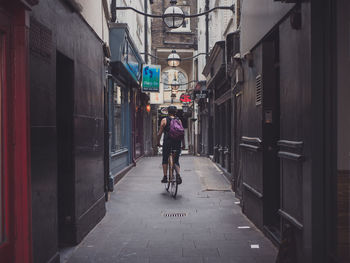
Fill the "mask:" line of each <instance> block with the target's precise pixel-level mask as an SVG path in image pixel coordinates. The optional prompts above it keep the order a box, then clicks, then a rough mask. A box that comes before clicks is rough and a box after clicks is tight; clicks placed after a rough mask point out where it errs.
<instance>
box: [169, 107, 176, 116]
mask: <svg viewBox="0 0 350 263" xmlns="http://www.w3.org/2000/svg"><path fill="white" fill-rule="evenodd" d="M176 112H177V108H176V106H169V107H168V114H169V115H175V114H176Z"/></svg>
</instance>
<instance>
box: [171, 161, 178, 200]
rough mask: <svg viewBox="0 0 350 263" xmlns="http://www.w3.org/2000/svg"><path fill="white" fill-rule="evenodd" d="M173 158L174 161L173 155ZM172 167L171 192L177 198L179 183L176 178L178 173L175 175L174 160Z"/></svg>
mask: <svg viewBox="0 0 350 263" xmlns="http://www.w3.org/2000/svg"><path fill="white" fill-rule="evenodd" d="M171 158H172V161H173V156H172V157H171ZM170 168H171V180H170V193H171V196H172V197H173V198H176V195H177V188H178V185H177V180H176V175H175V164H174V162H172V165H171V167H170ZM169 173H170V171H169Z"/></svg>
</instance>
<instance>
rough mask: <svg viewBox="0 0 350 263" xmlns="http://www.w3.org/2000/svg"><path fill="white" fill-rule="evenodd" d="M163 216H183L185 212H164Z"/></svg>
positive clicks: (185, 214)
mask: <svg viewBox="0 0 350 263" xmlns="http://www.w3.org/2000/svg"><path fill="white" fill-rule="evenodd" d="M163 216H164V217H185V216H187V213H164V214H163Z"/></svg>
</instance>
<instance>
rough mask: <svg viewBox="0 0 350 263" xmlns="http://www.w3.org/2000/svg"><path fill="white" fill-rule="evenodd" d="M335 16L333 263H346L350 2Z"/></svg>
mask: <svg viewBox="0 0 350 263" xmlns="http://www.w3.org/2000/svg"><path fill="white" fill-rule="evenodd" d="M337 10H338V11H337V12H338V15H337V20H338V21H337V25H338V26H337V27H338V28H337V35H338V38H337V52H338V56H337V63H338V66H337V68H338V75H337V79H338V90H337V147H338V150H337V182H336V184H337V185H336V186H337V187H336V188H337V195H336V200H337V204H336V209H337V213H336V218H335V222H336V229H337V231H336V232H337V242H336V243H337V246H336V254H337V260H338V261H337V262H350V117H349V113H350V104H349V101H350V88H349V83H350V18H349V13H350V2H349V1H348V0H339V1H338V9H337Z"/></svg>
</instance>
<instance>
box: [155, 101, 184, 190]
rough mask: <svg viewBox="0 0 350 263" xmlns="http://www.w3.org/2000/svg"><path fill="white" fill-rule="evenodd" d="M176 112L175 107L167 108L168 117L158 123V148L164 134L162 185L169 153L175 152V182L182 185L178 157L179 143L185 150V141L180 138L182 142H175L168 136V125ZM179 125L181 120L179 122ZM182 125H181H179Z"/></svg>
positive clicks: (165, 178)
mask: <svg viewBox="0 0 350 263" xmlns="http://www.w3.org/2000/svg"><path fill="white" fill-rule="evenodd" d="M176 112H177V108H176V107H175V106H169V107H168V116H167V117H165V118H163V119H162V121H161V123H160V129H159V132H158V146H160V138H161V137H162V134H163V132H164V138H163V161H162V165H163V174H164V177H163V179H162V181H161V182H162V183H167V181H168V179H167V171H168V157H169V155H170V154H171V151H175V152H176V154H175V158H174V163H175V170H176V181H177V183H178V184H181V183H182V178H181V176H180V164H179V157H180V153H181V141H182V149H184V148H185V139H184V137H182V140H176V139H173V138H171V137H170V136H169V130H170V123H171V121H172V120H173V119H175V118H176ZM179 122H180V123H181V120H179ZM181 125H182V124H181Z"/></svg>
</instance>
